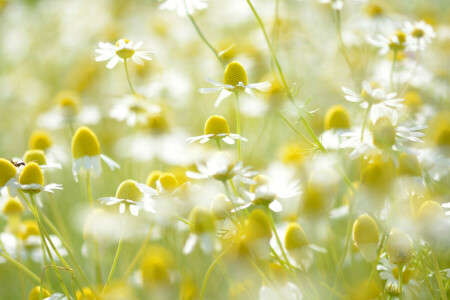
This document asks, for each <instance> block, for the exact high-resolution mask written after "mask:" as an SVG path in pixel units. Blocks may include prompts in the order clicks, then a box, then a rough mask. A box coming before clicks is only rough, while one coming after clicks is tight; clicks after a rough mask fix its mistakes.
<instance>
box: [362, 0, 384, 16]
mask: <svg viewBox="0 0 450 300" xmlns="http://www.w3.org/2000/svg"><path fill="white" fill-rule="evenodd" d="M366 12H367V14H368V15H369V16H370V17H371V18H377V17H380V16H381V15H383V13H384V9H383V7H382V6H381V5H380V4H379V3H371V4H369V5H368V6H367V7H366Z"/></svg>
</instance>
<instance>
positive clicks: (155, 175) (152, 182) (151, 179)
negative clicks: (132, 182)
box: [145, 170, 163, 189]
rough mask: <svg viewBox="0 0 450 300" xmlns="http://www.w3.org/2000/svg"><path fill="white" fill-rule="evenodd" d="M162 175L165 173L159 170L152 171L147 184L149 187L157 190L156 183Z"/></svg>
mask: <svg viewBox="0 0 450 300" xmlns="http://www.w3.org/2000/svg"><path fill="white" fill-rule="evenodd" d="M161 174H163V173H162V172H161V171H159V170H155V171H151V172H150V174H148V176H147V180H146V181H145V184H146V185H148V186H149V187H152V188H154V189H156V182H157V181H158V179H159V176H161Z"/></svg>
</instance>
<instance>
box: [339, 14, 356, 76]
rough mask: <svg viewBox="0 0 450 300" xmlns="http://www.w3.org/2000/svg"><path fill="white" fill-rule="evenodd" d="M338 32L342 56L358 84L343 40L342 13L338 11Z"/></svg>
mask: <svg viewBox="0 0 450 300" xmlns="http://www.w3.org/2000/svg"><path fill="white" fill-rule="evenodd" d="M336 32H337V35H338V39H339V43H340V45H341V50H342V54H343V55H344V58H345V61H346V63H347V65H348V68H349V69H350V73H351V76H352V78H353V80H354V83H355V84H356V77H355V73H354V70H353V65H352V62H351V61H350V57H349V55H348V53H347V47H346V46H345V43H344V39H343V38H342V29H341V12H340V10H336Z"/></svg>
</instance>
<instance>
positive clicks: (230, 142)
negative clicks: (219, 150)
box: [222, 136, 234, 145]
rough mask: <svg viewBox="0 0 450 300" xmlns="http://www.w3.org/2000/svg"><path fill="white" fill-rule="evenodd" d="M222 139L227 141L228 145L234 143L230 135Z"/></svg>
mask: <svg viewBox="0 0 450 300" xmlns="http://www.w3.org/2000/svg"><path fill="white" fill-rule="evenodd" d="M222 141H224V142H225V143H227V144H228V145H234V140H233V139H232V138H231V137H229V136H226V137H224V138H223V139H222Z"/></svg>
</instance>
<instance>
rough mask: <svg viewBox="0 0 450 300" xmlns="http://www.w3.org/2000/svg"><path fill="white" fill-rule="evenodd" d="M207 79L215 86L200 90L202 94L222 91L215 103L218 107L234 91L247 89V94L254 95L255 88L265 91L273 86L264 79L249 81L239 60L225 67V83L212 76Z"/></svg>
mask: <svg viewBox="0 0 450 300" xmlns="http://www.w3.org/2000/svg"><path fill="white" fill-rule="evenodd" d="M206 81H208V82H209V83H211V84H212V85H214V86H216V87H213V88H201V89H199V90H198V91H199V92H200V93H202V94H206V93H215V92H217V91H221V92H220V95H219V98H217V100H216V102H215V103H214V107H218V106H219V105H220V103H221V102H222V101H223V100H224V99H225V98H227V97H229V96H230V95H231V94H232V93H233V92H235V93H239V92H242V91H245V92H246V93H247V94H249V95H252V96H254V94H253V91H252V90H253V89H256V90H259V91H262V92H265V91H268V90H269V89H270V87H271V84H270V82H268V81H264V82H259V83H248V79H247V72H246V71H245V69H244V67H243V66H242V65H241V64H240V63H238V62H231V63H229V64H228V66H227V67H226V69H225V74H224V80H223V83H220V82H217V81H215V80H213V79H211V78H207V79H206Z"/></svg>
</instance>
